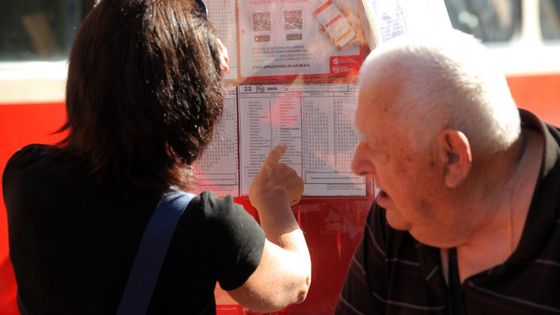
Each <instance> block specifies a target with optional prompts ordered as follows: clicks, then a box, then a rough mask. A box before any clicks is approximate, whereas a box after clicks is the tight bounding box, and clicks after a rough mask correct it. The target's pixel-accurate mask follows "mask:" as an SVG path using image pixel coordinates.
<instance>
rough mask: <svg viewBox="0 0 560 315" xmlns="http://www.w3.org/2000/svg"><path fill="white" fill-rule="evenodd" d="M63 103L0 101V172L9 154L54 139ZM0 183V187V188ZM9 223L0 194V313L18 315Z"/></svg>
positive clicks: (61, 114)
mask: <svg viewBox="0 0 560 315" xmlns="http://www.w3.org/2000/svg"><path fill="white" fill-rule="evenodd" d="M65 115H66V113H65V109H64V104H62V103H49V104H20V105H0V173H3V172H4V167H5V166H6V162H7V161H8V159H9V158H10V156H11V155H12V154H13V153H14V152H15V151H16V150H17V149H19V148H21V147H23V146H25V145H26V144H30V143H56V142H57V141H60V140H61V139H62V137H63V135H61V134H57V135H53V132H55V131H56V130H57V129H58V128H60V127H61V126H62V124H63V123H64V120H65ZM1 185H2V184H1V183H0V190H1V189H2V186H1ZM7 231H8V225H7V222H6V208H5V207H4V197H3V194H0V314H2V315H17V314H19V312H18V311H17V306H16V284H15V278H14V275H13V270H12V266H11V264H10V262H9V254H8V232H7Z"/></svg>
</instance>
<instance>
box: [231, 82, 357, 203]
mask: <svg viewBox="0 0 560 315" xmlns="http://www.w3.org/2000/svg"><path fill="white" fill-rule="evenodd" d="M357 93H358V91H357V86H356V85H353V84H320V85H312V84H307V85H301V86H296V85H242V86H240V87H239V101H238V102H239V103H238V104H239V125H240V130H239V132H240V168H241V170H240V171H241V175H240V176H241V178H240V181H241V195H247V194H248V191H249V186H250V183H251V181H252V179H253V177H254V176H255V175H256V174H257V172H258V170H259V168H260V166H261V165H262V163H263V161H264V159H265V157H266V156H267V154H268V152H269V151H270V149H272V148H273V147H274V146H275V145H277V144H280V143H283V144H286V145H287V146H288V150H287V152H286V154H285V155H284V157H283V159H282V162H284V163H286V164H288V165H289V166H291V167H292V168H294V169H295V170H296V172H297V173H298V174H299V175H300V176H301V177H302V178H303V180H304V185H305V187H304V195H305V196H365V194H366V181H365V178H364V177H361V176H357V175H355V174H353V173H352V171H351V161H352V156H353V152H354V148H355V147H356V145H357V134H356V131H355V129H354V127H353V122H354V112H355V110H356V106H357Z"/></svg>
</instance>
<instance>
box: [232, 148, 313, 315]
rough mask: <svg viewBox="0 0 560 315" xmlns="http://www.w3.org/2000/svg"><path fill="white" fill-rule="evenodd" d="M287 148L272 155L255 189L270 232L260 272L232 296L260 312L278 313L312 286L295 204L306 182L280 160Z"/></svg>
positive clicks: (256, 201) (252, 197) (302, 297)
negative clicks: (292, 206) (294, 211)
mask: <svg viewBox="0 0 560 315" xmlns="http://www.w3.org/2000/svg"><path fill="white" fill-rule="evenodd" d="M285 151H286V147H285V146H284V145H280V146H276V147H275V148H274V149H272V151H271V152H270V153H269V155H268V157H267V159H266V161H265V162H264V164H263V166H262V168H261V170H260V171H259V173H258V174H257V176H256V177H255V179H254V180H253V182H252V184H251V188H250V191H249V199H250V201H251V204H252V205H253V206H254V207H255V208H256V209H257V210H258V212H259V218H260V222H261V226H262V228H263V230H264V232H265V234H266V237H267V240H266V241H265V245H264V250H263V254H262V257H261V261H260V263H259V265H258V267H257V269H256V270H255V272H254V273H253V274H252V275H251V276H250V277H249V279H247V281H246V282H245V283H244V284H243V285H242V286H241V287H239V288H237V289H235V290H232V291H229V294H230V295H231V296H232V297H233V298H234V299H235V300H236V301H238V302H239V303H240V304H242V305H244V306H245V307H248V308H250V309H253V310H256V311H263V312H268V311H273V310H276V309H279V308H282V307H285V306H287V305H289V304H292V303H301V302H303V301H304V300H305V297H306V296H307V291H308V290H309V285H310V284H311V260H310V258H309V251H308V249H307V244H306V243H305V238H304V236H303V232H302V231H301V229H300V227H299V224H298V222H297V221H296V219H295V217H294V215H293V213H292V209H291V205H293V204H295V203H297V202H299V200H300V198H301V196H302V194H303V180H302V179H301V178H300V177H299V176H298V175H297V174H296V172H295V171H294V170H293V169H291V168H290V167H288V166H287V165H286V164H284V163H280V159H281V157H282V155H283V154H284V152H285Z"/></svg>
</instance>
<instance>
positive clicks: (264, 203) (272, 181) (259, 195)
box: [249, 145, 303, 209]
mask: <svg viewBox="0 0 560 315" xmlns="http://www.w3.org/2000/svg"><path fill="white" fill-rule="evenodd" d="M285 152H286V145H277V146H276V147H274V148H273V149H272V150H271V151H270V153H269V154H268V156H267V158H266V160H265V161H264V163H263V165H262V167H261V169H260V171H259V173H258V174H257V176H255V178H254V179H253V182H252V183H251V187H250V189H249V200H250V201H251V204H252V205H253V207H255V208H257V209H268V208H275V207H276V206H278V205H279V204H282V203H284V202H285V200H287V201H288V203H289V204H290V205H294V204H296V203H298V202H299V201H300V199H301V196H302V194H303V180H302V179H301V177H299V176H298V175H297V173H296V171H295V170H294V169H292V168H291V167H289V166H288V165H286V164H284V163H280V159H281V158H282V155H284V153H285Z"/></svg>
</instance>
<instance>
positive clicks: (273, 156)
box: [263, 144, 287, 165]
mask: <svg viewBox="0 0 560 315" xmlns="http://www.w3.org/2000/svg"><path fill="white" fill-rule="evenodd" d="M286 148H287V147H286V145H285V144H279V145H277V146H275V147H274V148H272V150H270V152H269V153H268V156H267V157H266V160H265V161H264V163H263V165H271V164H276V163H278V162H280V159H281V158H282V155H284V153H285V152H286Z"/></svg>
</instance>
